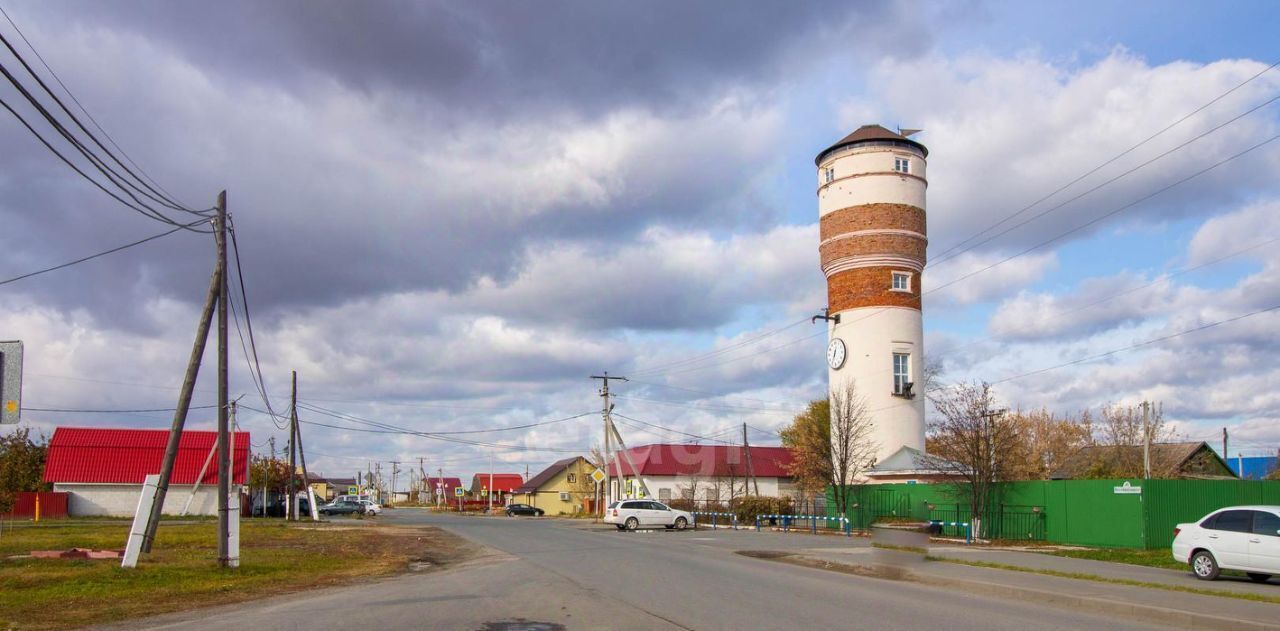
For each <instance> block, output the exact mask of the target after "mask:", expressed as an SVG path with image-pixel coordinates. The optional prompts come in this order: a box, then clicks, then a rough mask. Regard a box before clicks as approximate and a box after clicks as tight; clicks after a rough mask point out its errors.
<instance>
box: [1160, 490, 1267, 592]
mask: <svg viewBox="0 0 1280 631" xmlns="http://www.w3.org/2000/svg"><path fill="white" fill-rule="evenodd" d="M1173 558H1175V559H1177V560H1178V561H1181V562H1183V563H1187V564H1189V565H1190V566H1191V571H1192V572H1193V573H1194V574H1195V575H1196V578H1199V579H1203V580H1206V581H1211V580H1213V579H1216V578H1218V574H1219V573H1220V572H1221V571H1222V570H1238V571H1241V572H1244V573H1245V574H1247V575H1248V576H1249V578H1250V579H1252V580H1254V581H1257V582H1259V583H1262V582H1266V581H1267V580H1269V579H1270V578H1271V576H1272V575H1275V574H1280V506H1228V507H1227V508H1222V509H1219V510H1216V511H1214V512H1212V513H1209V514H1208V515H1206V516H1205V517H1204V519H1201V520H1200V521H1199V522H1196V523H1191V524H1178V525H1177V526H1176V527H1175V528H1174V529H1173Z"/></svg>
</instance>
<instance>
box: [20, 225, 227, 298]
mask: <svg viewBox="0 0 1280 631" xmlns="http://www.w3.org/2000/svg"><path fill="white" fill-rule="evenodd" d="M204 221H205V220H203V219H201V220H200V221H195V222H192V223H189V224H186V225H187V226H194V225H196V224H199V223H203V222H204ZM182 229H183V226H178V227H177V228H174V229H172V230H166V231H164V232H161V233H160V234H155V235H151V236H149V237H147V238H145V239H139V240H137V241H134V242H132V243H126V244H124V245H121V246H117V247H114V248H111V249H110V250H105V251H103V252H98V253H97V254H90V255H89V256H86V257H83V258H78V259H76V260H74V261H69V262H67V263H63V264H61V265H54V266H53V267H46V268H44V269H42V270H37V271H34V272H28V273H26V274H22V275H20V276H14V277H13V278H8V279H5V280H0V285H8V284H9V283H15V282H17V281H20V280H24V279H27V278H31V277H32V276H39V275H40V274H45V273H48V272H54V271H57V270H60V269H64V268H67V267H71V266H72V265H79V264H80V263H84V262H86V261H92V260H93V259H96V258H98V257H101V256H106V255H108V254H115V253H116V252H119V251H121V250H127V249H129V248H132V247H135V246H139V245H142V244H144V243H147V242H149V241H155V240H156V239H159V238H161V237H167V236H169V235H171V234H173V233H175V232H178V231H179V230H182Z"/></svg>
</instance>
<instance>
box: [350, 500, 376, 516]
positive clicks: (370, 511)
mask: <svg viewBox="0 0 1280 631" xmlns="http://www.w3.org/2000/svg"><path fill="white" fill-rule="evenodd" d="M356 503H357V504H359V505H360V506H361V507H363V508H364V510H363V511H361V512H363V513H364V514H366V515H381V514H382V505H381V504H379V503H377V502H375V501H373V500H358V501H356Z"/></svg>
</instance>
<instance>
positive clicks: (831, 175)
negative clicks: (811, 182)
mask: <svg viewBox="0 0 1280 631" xmlns="http://www.w3.org/2000/svg"><path fill="white" fill-rule="evenodd" d="M834 179H836V170H835V169H834V168H832V167H828V168H825V169H823V170H822V182H823V183H824V184H830V183H831V181H832V180H834Z"/></svg>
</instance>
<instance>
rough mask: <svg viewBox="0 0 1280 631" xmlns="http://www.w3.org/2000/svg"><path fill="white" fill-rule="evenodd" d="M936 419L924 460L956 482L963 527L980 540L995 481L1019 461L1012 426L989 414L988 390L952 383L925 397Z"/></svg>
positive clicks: (991, 406) (1003, 478)
mask: <svg viewBox="0 0 1280 631" xmlns="http://www.w3.org/2000/svg"><path fill="white" fill-rule="evenodd" d="M930 400H931V401H932V402H933V405H934V408H935V409H936V410H937V411H938V418H936V419H934V421H933V422H932V423H931V425H930V427H929V432H930V437H929V438H930V441H929V446H930V450H931V451H930V453H928V454H927V455H925V457H924V461H925V463H926V464H927V465H928V466H929V468H931V469H935V470H937V471H940V472H942V473H944V474H946V475H948V476H949V477H951V478H952V479H955V480H958V481H959V482H958V483H956V484H955V485H954V491H953V492H954V493H955V495H956V496H957V497H959V498H963V499H966V500H968V503H969V527H970V529H971V532H972V533H973V534H974V535H975V536H983V530H982V521H983V516H984V515H986V513H987V507H988V506H989V505H990V503H991V502H992V501H993V496H994V495H995V493H996V491H997V489H998V486H999V484H1000V483H1001V482H1004V481H1006V480H1009V479H1010V477H1011V474H1012V468H1013V465H1014V464H1015V463H1016V462H1018V461H1019V459H1021V458H1023V457H1024V456H1023V454H1022V453H1021V452H1022V449H1021V443H1020V441H1019V438H1018V431H1017V427H1018V426H1017V424H1016V423H1015V422H1014V421H1013V419H1012V418H1010V417H1009V416H1008V415H1007V414H1006V413H1005V412H1004V411H1000V410H995V409H994V407H995V406H994V403H995V400H994V396H993V395H992V393H991V386H990V384H987V383H982V384H956V385H954V386H951V387H949V388H945V389H939V390H937V391H936V392H935V394H934V396H932V397H931V398H930Z"/></svg>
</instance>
